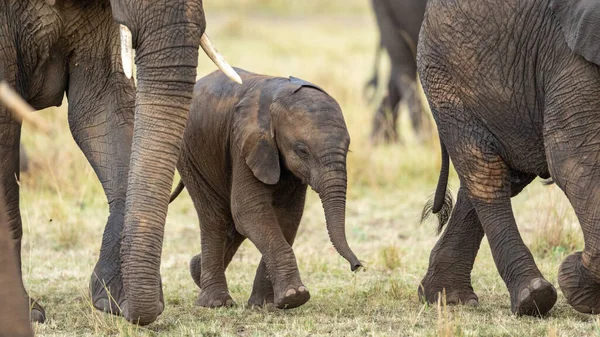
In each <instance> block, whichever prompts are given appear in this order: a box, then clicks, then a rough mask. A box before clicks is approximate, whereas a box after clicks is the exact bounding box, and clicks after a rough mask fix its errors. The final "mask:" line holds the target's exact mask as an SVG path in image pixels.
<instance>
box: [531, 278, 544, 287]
mask: <svg viewBox="0 0 600 337" xmlns="http://www.w3.org/2000/svg"><path fill="white" fill-rule="evenodd" d="M543 285H544V283H543V282H542V280H541V279H539V278H538V279H536V280H535V281H533V289H535V290H538V289H540V288H542V286H543Z"/></svg>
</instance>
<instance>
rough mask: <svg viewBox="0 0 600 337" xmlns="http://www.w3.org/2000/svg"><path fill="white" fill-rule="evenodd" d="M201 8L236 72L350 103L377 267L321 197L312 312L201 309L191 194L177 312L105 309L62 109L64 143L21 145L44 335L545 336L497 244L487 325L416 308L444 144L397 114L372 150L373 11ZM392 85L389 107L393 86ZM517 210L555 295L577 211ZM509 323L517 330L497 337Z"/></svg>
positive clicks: (279, 4)
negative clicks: (95, 299) (95, 297)
mask: <svg viewBox="0 0 600 337" xmlns="http://www.w3.org/2000/svg"><path fill="white" fill-rule="evenodd" d="M204 8H205V11H206V17H207V33H208V34H209V35H210V37H211V39H212V40H213V42H214V43H215V45H216V46H217V48H218V49H219V50H220V52H221V53H222V54H223V55H224V57H225V58H226V60H227V61H228V62H229V63H230V64H231V65H234V66H236V67H240V68H243V69H246V70H249V71H252V72H256V73H261V74H268V75H275V76H283V77H287V76H290V75H292V76H295V77H300V78H302V79H305V80H307V81H309V82H312V83H315V84H317V85H319V86H321V87H322V88H324V89H325V90H326V91H327V92H328V93H329V94H330V95H331V96H333V97H334V98H335V99H336V100H337V101H338V102H339V104H340V105H341V107H342V110H343V112H344V115H345V119H346V123H347V125H348V128H349V131H350V135H351V139H352V140H351V145H350V150H351V153H349V155H348V172H349V190H348V193H349V194H348V207H347V227H346V228H347V235H348V241H349V243H350V245H351V247H352V248H353V250H354V251H355V252H356V254H357V256H358V257H359V258H360V259H361V260H363V261H364V263H365V266H366V271H363V272H359V273H357V274H352V273H351V272H350V270H349V268H348V266H347V263H346V262H345V261H344V260H343V259H342V258H341V257H339V256H338V255H337V254H336V253H335V250H334V249H333V247H332V245H331V244H330V243H329V240H328V237H327V231H326V229H325V219H324V216H323V213H322V208H321V204H320V201H319V200H318V198H317V197H316V195H315V194H314V193H313V192H312V191H311V192H310V193H309V196H308V200H307V204H306V209H305V215H304V218H303V221H302V224H301V226H300V230H299V233H298V236H297V240H296V244H295V246H294V250H295V252H296V256H297V258H298V263H299V267H300V271H301V275H302V277H303V281H304V283H305V284H306V286H307V287H308V288H309V289H310V290H311V295H312V298H311V300H310V301H309V302H308V303H307V304H306V305H305V306H303V307H301V308H299V309H295V310H292V311H286V312H276V313H264V312H257V311H252V310H249V309H244V308H243V306H242V307H238V308H235V309H224V310H207V309H201V308H197V307H194V306H193V302H194V300H195V297H196V295H197V293H198V289H197V287H196V285H195V284H194V283H193V281H192V279H191V277H190V276H189V272H188V267H187V264H188V262H189V259H190V258H191V257H192V256H194V255H195V254H197V253H198V252H199V251H200V235H199V228H198V220H197V216H196V213H195V210H194V208H193V205H192V203H191V200H190V199H189V196H188V195H187V192H184V193H183V194H182V196H180V197H179V198H178V199H177V200H176V201H175V202H174V203H173V204H171V206H170V209H169V216H168V219H167V225H166V234H165V243H164V248H163V260H162V276H163V289H164V292H165V301H166V307H167V308H166V310H165V312H164V313H163V315H162V316H161V317H160V318H159V321H158V322H157V323H155V324H153V325H151V326H150V327H149V328H148V329H142V328H138V327H133V326H130V325H128V324H127V323H124V322H122V321H121V320H120V319H118V318H115V317H112V316H107V315H103V314H101V313H98V312H96V311H94V310H93V309H92V308H91V305H90V303H89V298H88V295H87V286H88V282H89V276H90V273H91V271H92V269H93V266H94V263H95V261H96V259H97V256H98V252H99V245H100V239H101V235H102V231H103V227H104V225H105V222H106V218H107V216H108V207H107V205H106V198H105V196H104V194H103V192H102V189H101V186H100V183H99V182H98V180H97V178H96V176H95V175H94V172H93V171H92V169H91V167H90V166H89V164H88V163H87V161H86V160H85V158H84V156H83V154H82V153H81V152H80V151H79V149H78V148H77V146H76V144H75V142H74V141H73V139H72V137H71V134H70V132H69V127H68V124H67V108H66V104H67V103H66V100H65V102H64V104H63V106H62V107H59V108H51V109H46V110H43V111H40V112H39V114H40V115H41V117H43V118H44V119H46V120H47V121H48V122H49V123H50V124H51V125H52V128H53V130H54V131H55V133H54V135H53V136H52V137H51V138H49V137H47V136H45V135H43V134H40V133H36V132H33V131H32V130H31V129H29V128H28V126H27V125H26V126H25V127H24V130H23V136H22V143H23V144H24V146H25V148H26V149H27V151H28V155H29V159H30V163H29V171H28V172H27V173H25V174H23V175H22V177H21V192H22V194H21V198H22V199H21V205H22V206H21V211H22V216H23V224H24V226H23V227H24V231H25V233H24V246H23V271H24V276H25V279H26V283H27V286H28V289H29V291H30V294H31V295H32V296H34V297H36V298H37V299H38V300H40V301H41V302H42V304H43V305H45V307H46V310H47V312H48V317H49V321H48V323H46V324H44V325H39V326H37V327H36V331H37V333H38V334H39V335H55V334H58V335H61V334H62V335H73V331H76V332H77V333H76V334H77V335H85V334H90V335H128V334H131V335H139V334H141V335H146V334H147V335H152V336H154V335H160V336H163V335H174V336H180V335H198V336H199V335H211V336H219V335H239V336H250V335H266V336H270V335H302V336H307V335H309V334H315V335H344V336H349V335H357V336H364V335H386V334H390V333H391V334H392V335H393V331H398V329H402V330H403V331H406V335H422V334H423V335H432V334H443V331H446V330H448V329H450V330H451V331H455V330H457V329H458V330H460V331H471V332H475V335H478V334H479V335H481V334H483V335H490V334H491V335H496V333H495V332H498V331H504V330H506V331H511V332H514V331H530V332H531V331H538V332H539V331H546V330H545V329H546V327H547V326H549V324H552V322H553V321H552V320H548V321H543V322H538V323H532V324H533V325H528V324H530V323H527V321H526V320H521V321H516V320H514V319H512V318H511V317H512V316H511V315H510V311H509V305H510V302H509V297H508V293H507V291H506V288H505V286H504V284H503V282H502V280H501V279H500V277H499V276H498V274H497V272H496V269H495V266H494V263H493V260H492V259H491V256H490V252H489V248H488V246H487V242H485V240H484V243H483V244H482V248H481V251H480V254H479V256H478V258H477V261H476V264H475V271H474V273H473V285H474V288H475V291H476V292H477V293H478V295H479V296H480V299H481V300H480V302H481V303H482V309H481V311H480V315H479V316H477V315H476V313H477V311H475V310H471V311H469V309H457V310H458V311H452V312H451V313H449V314H447V316H444V315H446V314H444V313H442V312H441V311H439V312H438V311H437V310H436V309H435V308H430V307H427V306H423V305H421V304H420V303H419V302H418V299H417V296H416V294H417V286H418V284H419V281H420V280H421V277H422V276H423V275H424V274H425V272H426V270H427V261H428V256H429V252H430V250H431V248H433V246H434V244H435V242H436V240H437V237H436V235H435V227H436V224H434V223H425V224H422V225H420V224H419V219H420V212H421V209H422V207H423V205H424V203H425V201H426V200H427V198H428V197H429V196H430V195H431V193H433V191H434V189H435V186H436V183H437V176H438V173H439V167H440V162H441V160H440V154H439V145H438V140H437V134H436V133H435V131H434V132H433V133H432V136H431V139H428V140H425V141H423V142H417V141H416V139H415V137H414V134H413V132H412V130H411V129H410V127H409V124H410V123H409V122H408V116H407V114H406V113H401V114H400V116H401V117H400V123H399V124H400V130H401V131H400V133H401V135H402V137H403V139H404V144H403V145H398V144H392V145H382V146H377V147H374V146H373V145H371V142H370V141H369V135H370V132H371V123H372V119H373V114H374V111H375V109H376V108H377V105H378V102H379V99H375V100H374V102H373V103H369V102H367V101H366V100H365V99H364V97H363V87H364V85H365V83H366V82H367V81H368V80H369V79H370V77H371V75H372V69H373V61H374V57H375V50H376V47H377V45H378V43H379V33H378V30H377V25H376V21H375V17H374V14H373V11H372V9H371V7H370V1H368V0H344V1H339V0H336V1H323V0H287V1H284V0H219V1H204ZM389 64H390V62H389V59H388V58H387V54H385V53H384V56H383V63H382V66H381V67H380V73H381V76H380V82H381V83H385V81H387V70H388V69H389ZM198 70H199V73H198V74H199V75H198V76H199V77H201V76H204V75H206V74H208V73H210V72H212V71H214V70H215V68H214V65H213V64H212V63H211V62H210V61H209V60H208V59H207V58H206V57H204V55H203V54H202V53H201V59H200V61H199V68H198ZM380 88H381V89H380V90H379V92H378V93H377V97H379V98H380V97H381V96H382V95H384V91H385V89H384V88H385V85H382V86H380ZM424 102H425V100H424ZM400 108H401V109H405V106H401V107H400ZM427 116H428V117H429V118H430V115H429V113H428V114H427ZM175 179H176V180H175V183H176V182H177V181H178V177H176V178H175ZM450 186H451V188H452V190H453V191H454V193H455V192H456V190H457V188H458V186H459V183H458V180H457V178H456V175H455V174H454V172H452V176H451V182H450ZM513 205H514V207H515V209H516V216H517V222H518V223H519V225H520V226H521V227H520V228H521V232H522V235H523V236H524V238H525V241H526V243H527V244H528V245H529V247H530V248H531V250H532V252H533V253H534V256H535V257H536V260H537V261H538V264H539V266H540V269H541V270H542V272H544V273H545V275H546V276H547V278H548V279H549V280H550V281H551V282H554V283H555V284H556V271H557V268H558V264H559V263H560V260H561V259H562V258H563V257H564V256H566V254H568V253H570V252H571V251H573V250H575V249H576V248H577V247H581V246H582V238H581V234H580V230H579V228H578V224H577V221H576V219H575V217H574V215H573V213H572V211H571V208H570V206H569V204H568V202H567V201H566V199H565V198H564V196H563V194H562V192H560V190H558V189H557V188H556V187H554V186H549V187H544V186H542V185H541V184H540V183H539V182H538V181H536V182H534V183H532V186H530V187H529V188H527V189H525V191H524V192H523V193H522V194H521V195H520V196H518V197H517V198H515V199H514V200H513ZM259 260H260V254H259V253H258V251H257V250H256V249H255V248H254V246H253V245H252V244H251V243H249V242H245V243H244V245H243V246H242V248H241V249H240V251H239V252H238V253H237V255H236V257H235V258H234V260H233V262H232V264H231V265H230V267H229V269H228V272H227V277H228V282H229V287H230V291H231V294H232V296H233V298H234V299H235V300H236V301H237V303H238V304H240V305H242V304H245V302H246V300H247V298H248V296H249V293H250V290H251V286H252V280H253V278H254V270H255V268H256V266H257V264H258V262H259ZM487 306H489V308H488V307H487ZM562 306H565V308H566V304H565V302H564V298H563V297H562V296H560V300H559V304H558V307H559V308H561V307H562ZM492 308H497V309H492ZM463 310H464V311H463ZM555 310H556V309H555ZM559 310H560V309H559ZM564 310H567V309H564ZM498 312H500V313H498ZM469 315H471V316H469ZM497 319H499V320H501V325H502V326H503V327H504V330H496V329H499V328H498V324H495V323H494V322H496V321H495V320H497ZM580 321H581V320H577V319H575V320H573V322H571V321H569V320H563V323H562V324H567V325H569V324H571V325H572V327H573V328H574V329H584V330H583V331H587V330H585V329H587V328H586V327H585V326H583V327H582V326H580V325H579V324H580V323H581V322H580ZM440 322H441V323H440ZM440 324H442V325H441V328H440ZM443 324H446V325H443ZM536 324H537V325H536ZM446 326H449V327H450V328H448V329H446V328H445V327H446ZM440 329H442V330H440ZM443 329H446V330H443ZM461 329H462V330H461ZM523 329H525V330H523ZM450 330H448V331H450ZM440 331H441V332H440Z"/></svg>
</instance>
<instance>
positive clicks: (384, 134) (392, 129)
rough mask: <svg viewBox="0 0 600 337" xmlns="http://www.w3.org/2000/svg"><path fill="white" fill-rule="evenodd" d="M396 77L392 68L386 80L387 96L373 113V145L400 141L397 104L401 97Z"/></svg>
mask: <svg viewBox="0 0 600 337" xmlns="http://www.w3.org/2000/svg"><path fill="white" fill-rule="evenodd" d="M396 77H397V70H396V69H394V68H392V72H391V74H390V79H389V80H388V88H387V90H388V92H387V95H386V96H385V97H384V98H383V99H382V100H381V104H380V105H379V107H378V108H377V111H375V116H374V118H373V130H372V131H371V141H372V142H373V143H374V144H378V143H381V142H383V143H386V144H387V143H396V142H399V141H400V142H401V141H402V140H401V138H400V136H399V135H398V104H399V103H400V100H401V99H402V96H401V93H400V89H399V88H398V86H397V81H396Z"/></svg>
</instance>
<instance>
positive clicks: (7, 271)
mask: <svg viewBox="0 0 600 337" xmlns="http://www.w3.org/2000/svg"><path fill="white" fill-rule="evenodd" d="M3 79H4V71H3V70H2V62H1V61H0V81H2V80H3ZM0 105H1V104H0ZM6 222H7V217H6V207H5V205H4V193H3V191H2V185H0V303H1V305H0V337H27V336H33V331H32V330H31V325H30V324H29V309H28V308H27V297H25V289H23V284H22V282H21V279H20V274H19V268H18V264H17V257H16V255H15V251H14V249H13V247H12V246H13V245H12V242H11V240H10V236H9V233H8V225H7V224H6Z"/></svg>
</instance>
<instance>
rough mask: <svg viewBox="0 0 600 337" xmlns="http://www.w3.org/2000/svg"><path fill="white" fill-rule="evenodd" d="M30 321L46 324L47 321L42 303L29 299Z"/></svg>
mask: <svg viewBox="0 0 600 337" xmlns="http://www.w3.org/2000/svg"><path fill="white" fill-rule="evenodd" d="M29 319H30V320H31V322H35V323H44V322H45V321H46V310H44V307H42V306H41V305H40V303H39V302H38V301H36V300H34V299H33V298H31V297H29Z"/></svg>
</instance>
